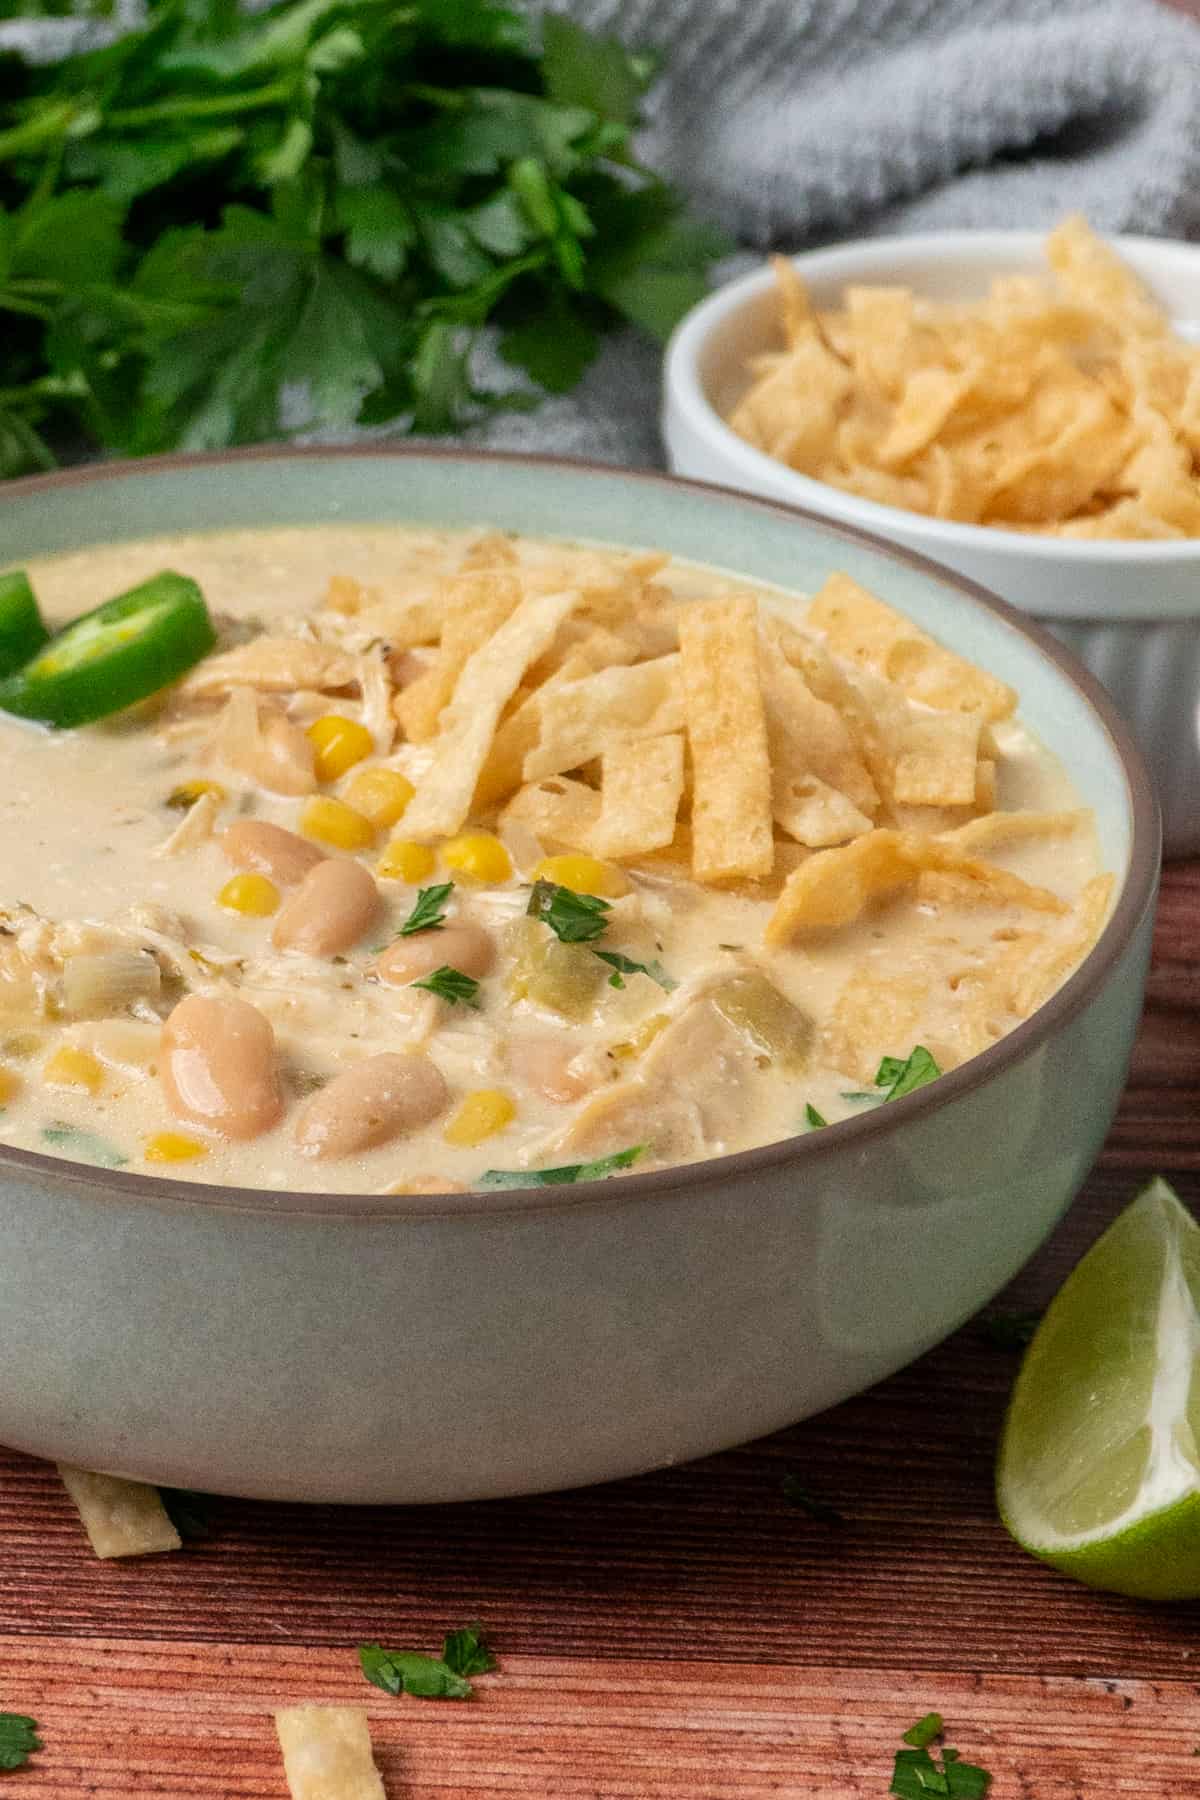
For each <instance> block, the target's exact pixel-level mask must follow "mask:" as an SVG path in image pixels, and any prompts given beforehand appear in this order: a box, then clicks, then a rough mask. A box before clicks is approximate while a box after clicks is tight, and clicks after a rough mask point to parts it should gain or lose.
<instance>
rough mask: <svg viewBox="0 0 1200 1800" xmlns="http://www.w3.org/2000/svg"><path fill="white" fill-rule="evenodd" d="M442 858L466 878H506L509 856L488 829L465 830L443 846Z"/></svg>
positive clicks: (510, 870)
mask: <svg viewBox="0 0 1200 1800" xmlns="http://www.w3.org/2000/svg"><path fill="white" fill-rule="evenodd" d="M442 861H443V862H444V863H445V865H446V867H447V868H448V869H451V870H453V872H454V874H456V875H461V876H464V877H465V879H466V880H467V881H508V880H509V878H510V877H511V875H512V872H513V867H512V858H511V857H510V856H509V854H508V851H507V850H506V849H505V848H504V845H503V844H502V843H501V842H500V839H499V838H498V837H493V835H492V833H491V832H490V831H466V832H464V833H463V835H462V836H461V837H453V838H449V839H448V840H447V842H446V843H444V844H443V845H442Z"/></svg>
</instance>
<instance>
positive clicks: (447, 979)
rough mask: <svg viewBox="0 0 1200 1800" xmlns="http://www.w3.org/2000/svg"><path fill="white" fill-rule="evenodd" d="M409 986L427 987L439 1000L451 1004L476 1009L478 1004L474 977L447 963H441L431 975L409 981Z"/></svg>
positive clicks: (477, 992) (477, 989) (476, 985)
mask: <svg viewBox="0 0 1200 1800" xmlns="http://www.w3.org/2000/svg"><path fill="white" fill-rule="evenodd" d="M409 986H410V987H415V988H427V989H428V990H429V992H430V993H431V994H436V995H437V997H438V999H439V1000H447V1001H449V1003H450V1005H451V1006H459V1005H462V1006H473V1007H475V1008H476V1009H478V1006H479V983H478V982H477V981H476V979H475V977H474V976H473V975H464V974H463V972H462V970H461V969H452V968H451V967H450V965H449V963H443V964H442V966H441V968H440V969H435V970H434V971H433V974H432V975H426V976H423V977H422V979H421V980H420V981H413V982H410V983H409Z"/></svg>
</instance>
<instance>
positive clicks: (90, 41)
mask: <svg viewBox="0 0 1200 1800" xmlns="http://www.w3.org/2000/svg"><path fill="white" fill-rule="evenodd" d="M52 4H53V0H43V5H44V6H50V5H52ZM34 10H35V11H36V10H38V9H37V8H35V9H34ZM57 10H66V7H65V5H64V4H62V3H61V0H60V4H59V5H58V6H57ZM74 10H78V11H80V12H82V11H84V10H88V11H90V12H92V13H93V14H95V15H97V19H96V22H95V26H94V29H93V31H92V33H90V34H89V35H88V37H87V38H86V39H85V40H84V43H83V45H82V46H81V47H80V48H79V49H77V50H76V49H71V50H68V52H67V54H65V55H63V56H60V57H58V58H56V59H52V60H44V61H43V60H37V61H28V62H27V61H25V60H23V59H22V57H21V55H20V53H19V52H13V53H11V54H10V55H9V57H8V63H9V64H10V65H11V66H10V67H9V68H8V70H7V79H6V80H5V82H4V83H3V84H0V246H3V252H2V254H0V313H2V314H3V317H4V319H5V327H4V330H3V332H0V474H3V475H17V474H23V473H25V472H27V471H29V470H31V469H42V468H47V467H50V466H52V464H53V462H54V460H55V456H54V452H53V449H52V448H51V446H52V445H53V444H54V443H56V442H59V441H61V442H62V443H64V444H71V445H76V444H77V443H78V441H79V439H80V438H81V437H83V438H84V439H86V440H90V442H91V443H92V444H94V445H95V446H97V447H99V448H102V449H104V450H107V451H110V452H116V453H118V454H125V455H144V454H148V453H152V452H155V451H161V450H204V449H216V448H220V447H222V446H224V445H227V444H235V443H246V442H250V441H253V440H255V439H262V438H278V437H280V436H285V435H287V434H288V433H290V432H294V431H297V430H301V429H304V428H305V427H309V428H311V427H312V426H313V425H316V424H320V425H322V426H324V427H325V428H326V429H329V428H346V427H349V426H352V425H356V424H358V425H373V424H380V423H383V422H389V423H393V424H394V425H395V426H396V427H397V428H398V429H401V430H412V431H418V432H444V431H450V430H455V429H461V428H462V427H463V426H464V425H466V424H469V423H470V422H471V421H472V420H473V419H479V418H482V417H484V416H485V415H486V414H487V413H488V412H489V411H494V410H496V409H497V408H523V407H528V406H529V405H530V404H531V403H533V402H534V401H536V399H537V398H538V397H539V393H538V390H545V391H551V392H558V391H561V390H563V389H565V388H567V387H570V386H571V385H573V384H574V383H575V382H576V381H577V380H578V379H579V377H580V376H581V375H582V373H583V372H584V370H585V369H586V368H587V366H588V364H589V363H590V362H591V361H592V359H593V357H594V356H595V354H596V352H597V350H598V348H599V344H600V341H601V338H602V335H603V334H604V332H605V331H607V330H608V329H610V328H611V327H613V326H616V325H619V324H620V323H621V322H622V321H624V320H627V321H631V322H633V323H634V324H636V325H639V326H641V327H642V328H643V329H645V330H648V331H651V332H653V333H655V334H658V335H661V336H665V335H666V334H667V333H668V332H669V331H670V329H671V327H672V326H673V325H674V324H675V322H676V321H677V320H678V319H679V317H680V316H681V315H682V314H683V313H684V312H685V311H686V310H687V309H688V307H690V306H691V305H693V304H694V302H695V301H696V300H698V299H700V298H701V297H702V296H703V293H704V291H705V287H706V271H707V269H708V266H709V264H710V263H711V262H712V260H713V259H714V257H716V256H719V255H722V254H723V253H724V251H725V249H726V245H725V243H724V241H723V240H722V238H721V236H720V234H718V233H717V232H715V231H714V230H712V229H710V228H708V227H707V226H705V225H703V224H700V223H698V222H695V221H693V220H691V219H689V218H688V217H686V216H685V213H684V211H683V207H682V204H681V202H680V201H679V199H678V198H677V197H676V195H675V194H674V192H673V191H672V190H671V189H670V188H669V187H668V186H667V185H666V183H664V182H663V181H661V180H660V179H659V178H658V177H657V176H656V175H655V174H654V173H653V172H652V171H651V170H649V169H647V168H646V167H645V166H644V165H643V164H641V163H640V162H639V161H638V160H637V157H636V155H635V153H634V148H633V143H634V132H635V129H636V127H637V124H638V118H639V113H640V111H641V106H642V102H643V99H644V96H645V92H646V89H647V87H648V85H649V83H650V80H651V78H652V75H653V72H654V64H653V61H652V60H651V59H649V58H646V57H643V56H639V55H638V54H637V53H636V52H633V51H630V50H627V49H625V48H624V47H623V46H621V45H620V44H618V43H617V42H615V41H613V40H610V39H606V38H599V37H594V36H592V35H591V34H590V33H589V32H588V31H586V30H585V29H584V28H583V27H581V26H579V25H577V24H574V23H573V22H571V21H570V20H567V19H560V18H549V19H541V20H539V19H538V18H537V17H536V16H535V14H534V10H533V9H532V8H525V9H520V10H518V9H517V8H515V7H510V6H506V5H503V4H500V3H498V0H474V3H473V4H471V5H467V4H464V3H463V0H341V3H337V4H335V3H334V0H274V4H268V5H265V6H262V7H261V8H260V7H255V8H253V9H249V8H242V7H239V6H237V5H235V4H234V3H233V0H155V3H154V4H153V5H151V6H148V7H143V8H137V9H135V8H132V7H130V8H128V9H120V12H121V13H123V14H124V19H123V21H121V20H120V15H118V18H119V22H123V23H124V24H125V25H126V26H127V29H124V30H123V31H122V30H120V29H118V27H117V26H114V25H113V24H112V23H111V20H112V18H113V8H112V7H111V5H106V4H105V0H93V3H92V4H91V5H90V6H85V4H84V0H81V4H80V5H79V7H78V8H76V9H74ZM485 327H487V328H488V329H489V330H492V331H494V332H495V333H496V336H497V341H498V346H499V350H500V354H501V356H502V357H503V358H504V359H505V360H506V361H507V362H508V363H509V364H510V365H512V367H513V368H515V369H517V370H519V371H520V372H521V374H522V375H523V376H524V377H525V382H524V384H522V383H520V382H515V383H512V384H504V385H505V386H506V388H509V389H510V390H511V391H505V392H503V393H501V392H499V391H498V389H493V390H491V391H487V392H484V391H481V390H480V389H479V388H478V386H477V384H476V381H475V377H474V373H473V353H474V350H475V347H476V345H477V343H478V341H479V335H480V332H481V331H482V330H483V329H484V328H485Z"/></svg>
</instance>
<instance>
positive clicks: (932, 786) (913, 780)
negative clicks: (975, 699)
mask: <svg viewBox="0 0 1200 1800" xmlns="http://www.w3.org/2000/svg"><path fill="white" fill-rule="evenodd" d="M982 723H983V719H982V715H981V714H979V713H970V712H955V713H924V714H915V715H914V716H913V718H912V719H910V720H909V723H908V729H907V730H906V732H905V733H904V737H903V739H902V741H901V743H900V745H899V746H898V749H897V755H896V765H895V769H894V772H893V775H892V794H893V797H894V798H895V799H896V800H897V801H900V802H902V803H903V804H904V805H908V806H972V805H973V804H974V802H975V794H976V788H977V775H976V766H977V764H978V761H979V731H980V726H981V725H982Z"/></svg>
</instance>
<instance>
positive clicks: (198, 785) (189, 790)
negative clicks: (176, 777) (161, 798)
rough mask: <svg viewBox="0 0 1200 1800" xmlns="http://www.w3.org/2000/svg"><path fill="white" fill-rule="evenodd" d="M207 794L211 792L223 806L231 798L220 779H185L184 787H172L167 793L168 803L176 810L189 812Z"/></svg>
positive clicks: (219, 804)
mask: <svg viewBox="0 0 1200 1800" xmlns="http://www.w3.org/2000/svg"><path fill="white" fill-rule="evenodd" d="M205 794H211V795H212V797H213V799H214V800H215V801H216V802H217V805H218V806H223V805H224V804H225V802H226V800H227V799H228V798H229V796H228V794H227V793H226V792H225V789H224V788H223V787H222V786H221V784H220V782H219V781H185V782H184V783H183V785H182V787H177V788H172V790H171V792H170V793H169V794H168V795H167V805H168V806H173V807H174V808H175V811H176V812H187V810H188V808H189V807H192V806H195V804H196V802H197V800H202V799H203V798H204V796H205Z"/></svg>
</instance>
